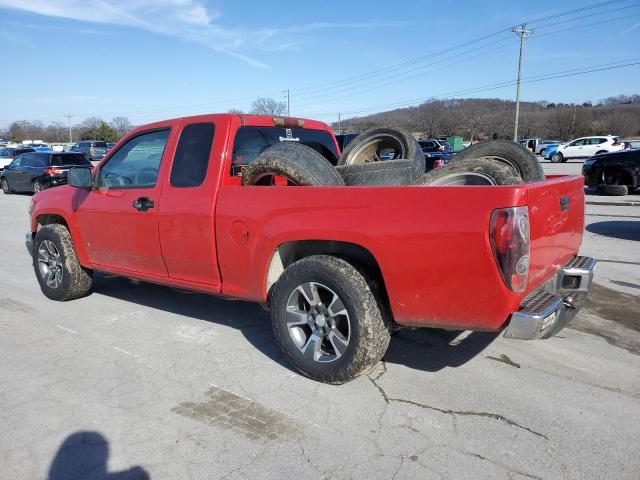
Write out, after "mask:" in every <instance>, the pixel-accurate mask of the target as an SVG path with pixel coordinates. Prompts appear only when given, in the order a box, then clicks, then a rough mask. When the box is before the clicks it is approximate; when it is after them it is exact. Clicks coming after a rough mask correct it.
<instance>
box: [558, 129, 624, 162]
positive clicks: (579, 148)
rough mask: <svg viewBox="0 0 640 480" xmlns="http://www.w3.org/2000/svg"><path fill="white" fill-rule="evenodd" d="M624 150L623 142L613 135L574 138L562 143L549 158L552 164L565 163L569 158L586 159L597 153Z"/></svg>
mask: <svg viewBox="0 0 640 480" xmlns="http://www.w3.org/2000/svg"><path fill="white" fill-rule="evenodd" d="M623 148H624V142H622V141H621V139H620V137H617V136H614V135H598V136H595V137H582V138H576V139H575V140H572V141H570V142H569V143H564V144H562V145H560V146H559V147H558V150H557V151H556V153H555V154H554V155H553V157H552V158H551V160H552V161H554V162H566V161H567V160H568V159H570V158H587V157H591V156H593V155H597V154H598V153H607V152H615V151H617V150H622V149H623Z"/></svg>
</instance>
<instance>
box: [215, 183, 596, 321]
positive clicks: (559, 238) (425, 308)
mask: <svg viewBox="0 0 640 480" xmlns="http://www.w3.org/2000/svg"><path fill="white" fill-rule="evenodd" d="M230 180H232V179H230ZM512 206H528V210H529V217H530V231H531V251H530V276H529V280H528V283H527V287H526V289H525V291H524V292H520V293H515V292H512V291H510V290H509V289H508V288H507V286H506V285H505V284H504V282H503V280H502V278H501V275H500V272H499V270H498V267H497V265H496V262H495V259H494V256H493V253H492V249H491V246H490V242H489V221H490V217H491V213H492V211H493V210H494V209H496V208H504V207H512ZM583 225H584V193H583V180H582V177H579V176H561V177H555V178H549V179H548V180H547V181H544V182H538V183H531V184H526V185H516V186H498V187H459V186H456V187H246V186H239V185H234V184H233V182H232V181H230V182H228V183H227V184H225V185H223V186H222V187H221V189H220V191H219V193H218V200H217V207H216V228H215V231H216V233H215V234H216V239H217V245H218V252H217V253H218V258H219V259H220V262H219V263H220V273H221V278H222V293H223V294H224V295H226V296H231V297H239V298H245V299H250V300H254V301H258V302H266V301H267V297H268V291H267V289H268V281H267V271H268V269H269V265H270V263H271V259H272V258H273V256H274V252H276V250H277V249H278V248H279V247H280V246H281V245H283V244H287V243H288V242H294V241H305V240H327V241H337V242H345V243H350V244H356V245H358V246H360V247H362V248H364V249H366V250H367V251H368V252H370V254H371V255H372V256H373V257H374V258H375V260H376V261H377V264H378V266H379V268H380V271H381V273H382V277H383V281H384V284H385V287H386V290H387V293H388V297H389V301H390V305H391V309H392V312H393V316H394V319H395V321H396V322H397V323H399V324H401V325H408V326H432V327H442V328H451V329H473V330H499V329H500V328H502V327H503V325H504V324H505V322H506V321H507V319H508V318H509V315H510V314H511V313H512V312H514V311H517V310H518V308H519V305H520V303H521V301H522V299H523V298H524V297H525V296H526V295H527V294H528V293H529V292H531V291H532V290H534V289H536V288H537V287H539V286H540V285H542V284H543V283H544V282H545V281H546V280H547V279H549V278H551V277H552V276H553V275H554V273H555V272H556V271H557V270H558V269H559V268H560V267H561V266H562V265H563V264H565V263H566V262H567V261H568V260H570V259H571V258H572V257H574V256H575V255H577V253H578V249H579V246H580V242H581V238H582V231H583Z"/></svg>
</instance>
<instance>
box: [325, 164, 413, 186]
mask: <svg viewBox="0 0 640 480" xmlns="http://www.w3.org/2000/svg"><path fill="white" fill-rule="evenodd" d="M336 170H337V171H338V173H339V174H340V176H341V177H342V179H343V180H344V183H345V185H351V186H366V185H380V186H385V185H387V186H389V185H409V184H410V183H411V181H412V180H413V167H412V162H411V161H410V160H387V161H384V162H369V163H363V164H362V165H338V166H337V167H336Z"/></svg>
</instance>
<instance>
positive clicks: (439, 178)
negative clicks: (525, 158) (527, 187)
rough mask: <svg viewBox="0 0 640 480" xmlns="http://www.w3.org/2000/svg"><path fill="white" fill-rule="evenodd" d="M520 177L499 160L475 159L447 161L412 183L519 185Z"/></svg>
mask: <svg viewBox="0 0 640 480" xmlns="http://www.w3.org/2000/svg"><path fill="white" fill-rule="evenodd" d="M521 183H523V181H522V177H521V176H520V175H519V174H518V172H517V171H516V170H515V169H514V168H513V167H511V166H509V165H507V164H506V163H504V162H501V161H500V160H492V159H484V160H483V161H480V162H479V161H478V160H477V159H468V160H459V161H458V162H455V163H453V162H449V163H448V164H447V165H445V166H444V167H440V168H436V169H434V170H431V171H430V172H427V173H425V174H424V175H423V176H422V177H421V178H420V179H419V180H417V181H416V182H414V185H423V186H465V185H477V186H478V185H483V186H491V185H494V186H495V185H519V184H521Z"/></svg>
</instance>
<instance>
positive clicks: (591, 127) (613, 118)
mask: <svg viewBox="0 0 640 480" xmlns="http://www.w3.org/2000/svg"><path fill="white" fill-rule="evenodd" d="M514 115H515V102H513V101H511V100H501V99H481V98H468V99H451V100H433V101H428V102H425V103H422V104H420V105H417V106H412V107H407V108H400V109H396V110H390V111H387V112H381V113H376V114H374V115H369V116H365V117H356V118H350V119H347V120H344V121H343V122H341V125H340V126H339V125H338V124H337V123H334V124H333V128H334V129H336V131H338V129H339V128H340V127H341V130H342V132H343V133H346V132H356V133H357V132H361V131H363V130H365V129H367V128H370V127H373V126H396V127H402V128H405V129H407V130H410V131H412V132H416V133H417V134H418V135H419V136H424V137H439V136H443V135H462V136H464V138H465V140H467V141H471V142H472V141H475V140H480V139H486V138H511V137H512V136H513V120H514ZM519 123H520V125H519V135H520V137H522V138H529V137H543V138H554V139H556V138H557V139H561V140H569V139H571V138H575V137H579V136H586V135H606V134H612V135H621V136H623V137H638V136H640V95H631V96H627V95H620V96H617V97H610V98H607V99H604V100H602V101H600V102H598V103H597V104H595V105H593V104H592V103H591V102H585V103H583V104H580V105H577V104H564V103H560V104H555V103H550V102H547V101H539V102H520V122H519Z"/></svg>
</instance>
